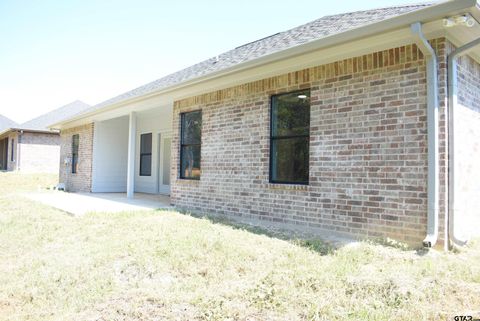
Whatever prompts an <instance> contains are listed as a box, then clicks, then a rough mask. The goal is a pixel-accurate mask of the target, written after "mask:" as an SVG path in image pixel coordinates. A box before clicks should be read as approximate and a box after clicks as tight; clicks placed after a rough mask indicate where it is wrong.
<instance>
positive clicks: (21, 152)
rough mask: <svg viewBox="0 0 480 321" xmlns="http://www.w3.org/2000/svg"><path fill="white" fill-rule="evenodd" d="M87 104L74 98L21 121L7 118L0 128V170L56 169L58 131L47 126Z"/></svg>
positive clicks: (33, 170) (58, 144)
mask: <svg viewBox="0 0 480 321" xmlns="http://www.w3.org/2000/svg"><path fill="white" fill-rule="evenodd" d="M87 107H90V106H89V105H87V104H85V103H83V102H81V101H78V100H77V101H74V102H72V103H70V104H68V105H66V106H63V107H60V108H58V109H56V110H54V111H51V112H49V113H47V114H44V115H41V116H39V117H37V118H34V119H32V120H30V121H27V122H26V123H23V124H16V123H15V122H10V123H9V124H7V125H6V126H3V128H1V129H0V170H3V171H22V172H35V173H58V172H59V158H60V133H59V131H58V130H50V129H49V128H48V127H47V126H48V125H49V124H51V123H52V122H58V121H61V120H63V119H65V118H69V117H72V116H74V115H76V114H78V113H80V112H82V111H84V110H85V109H86V108H87Z"/></svg>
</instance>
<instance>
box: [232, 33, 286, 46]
mask: <svg viewBox="0 0 480 321" xmlns="http://www.w3.org/2000/svg"><path fill="white" fill-rule="evenodd" d="M279 34H280V32H277V33H274V34H273V35H271V36H268V37H265V38H261V39H258V40H255V41H252V42H248V43H246V44H244V45H241V46H238V47H236V48H235V49H238V48H242V47H245V46H248V45H251V44H253V43H256V42H259V41H262V40H265V39H268V38H272V37H275V36H276V35H279Z"/></svg>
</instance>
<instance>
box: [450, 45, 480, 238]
mask: <svg viewBox="0 0 480 321" xmlns="http://www.w3.org/2000/svg"><path fill="white" fill-rule="evenodd" d="M478 45H480V38H479V39H475V40H473V41H471V42H469V43H467V44H465V45H463V46H461V47H459V48H457V49H456V50H454V51H453V52H452V53H451V54H450V55H449V56H448V74H447V77H448V155H449V164H448V167H449V171H448V172H449V177H448V194H449V195H448V215H446V223H447V225H446V226H447V227H446V232H448V238H446V240H445V243H446V244H445V246H448V242H449V240H451V241H452V245H454V246H463V245H465V244H466V243H467V241H468V240H467V239H464V238H461V237H458V236H457V234H456V230H455V207H456V206H455V198H456V197H455V196H456V195H455V180H456V176H455V170H456V166H455V135H454V129H455V109H457V106H458V76H457V60H458V57H459V56H460V55H462V54H464V53H466V52H467V51H468V50H470V49H473V48H474V47H475V46H478Z"/></svg>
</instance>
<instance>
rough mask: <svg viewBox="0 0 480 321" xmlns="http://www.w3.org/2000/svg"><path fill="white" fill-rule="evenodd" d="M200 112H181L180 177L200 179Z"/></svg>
mask: <svg viewBox="0 0 480 321" xmlns="http://www.w3.org/2000/svg"><path fill="white" fill-rule="evenodd" d="M201 141H202V112H201V111H193V112H188V113H183V114H181V142H180V145H181V147H180V178H186V179H200V174H201V170H200V156H201Z"/></svg>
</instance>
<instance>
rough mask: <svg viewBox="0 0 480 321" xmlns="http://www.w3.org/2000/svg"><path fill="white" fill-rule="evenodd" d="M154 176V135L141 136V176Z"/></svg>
mask: <svg viewBox="0 0 480 321" xmlns="http://www.w3.org/2000/svg"><path fill="white" fill-rule="evenodd" d="M151 175H152V133H148V134H142V135H140V176H151Z"/></svg>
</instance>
